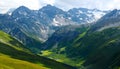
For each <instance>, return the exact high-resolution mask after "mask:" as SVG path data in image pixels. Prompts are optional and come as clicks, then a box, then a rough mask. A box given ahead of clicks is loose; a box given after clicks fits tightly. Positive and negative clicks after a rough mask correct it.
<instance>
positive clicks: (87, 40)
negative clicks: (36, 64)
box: [41, 9, 120, 69]
mask: <svg viewBox="0 0 120 69" xmlns="http://www.w3.org/2000/svg"><path fill="white" fill-rule="evenodd" d="M119 12H120V11H119V10H116V9H115V10H113V11H111V12H109V13H108V14H106V15H104V16H103V17H102V18H100V19H99V20H98V21H96V22H95V23H93V24H83V25H80V26H73V25H72V26H71V27H70V26H68V27H67V26H66V27H63V28H60V29H59V30H57V31H56V32H55V33H53V35H52V36H51V37H50V38H49V39H48V40H47V41H46V42H45V43H44V44H43V46H42V47H43V51H41V53H42V54H41V55H43V56H46V57H48V58H53V59H54V60H57V61H59V62H64V63H67V64H69V65H72V66H76V67H78V68H80V69H119V68H120V63H119V61H120V58H119V56H120V37H119V36H120V32H119V31H120V25H119V22H120V19H119V15H120V14H119ZM46 53H47V54H46ZM62 60H64V61H62Z"/></svg>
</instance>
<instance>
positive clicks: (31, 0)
mask: <svg viewBox="0 0 120 69" xmlns="http://www.w3.org/2000/svg"><path fill="white" fill-rule="evenodd" d="M22 5H24V6H26V7H29V8H30V9H38V8H40V3H39V0H12V1H11V0H1V1H0V12H1V13H5V12H7V11H8V10H9V9H10V8H17V7H19V6H22Z"/></svg>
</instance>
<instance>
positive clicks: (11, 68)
mask: <svg viewBox="0 0 120 69" xmlns="http://www.w3.org/2000/svg"><path fill="white" fill-rule="evenodd" d="M0 35H1V36H0V68H4V69H16V68H17V69H74V67H71V66H69V65H66V64H62V63H59V62H56V61H53V60H50V59H47V58H44V57H40V56H38V55H34V54H32V53H31V52H30V51H29V50H27V49H26V48H25V47H24V46H23V45H22V44H21V43H20V42H18V41H17V40H15V39H14V38H12V37H11V36H10V35H8V34H6V33H4V32H2V31H0Z"/></svg>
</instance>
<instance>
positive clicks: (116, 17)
mask: <svg viewBox="0 0 120 69" xmlns="http://www.w3.org/2000/svg"><path fill="white" fill-rule="evenodd" d="M119 13H120V10H117V9H114V10H113V11H111V12H109V13H108V14H106V15H105V16H103V17H102V18H100V19H99V20H98V21H97V22H96V23H95V25H94V26H93V27H92V28H91V30H93V31H101V30H104V29H107V28H110V27H116V26H120V23H119V21H120V14H119Z"/></svg>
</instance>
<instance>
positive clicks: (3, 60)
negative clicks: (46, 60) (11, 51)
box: [0, 54, 49, 69]
mask: <svg viewBox="0 0 120 69" xmlns="http://www.w3.org/2000/svg"><path fill="white" fill-rule="evenodd" d="M0 69H49V68H46V67H43V66H42V64H41V65H40V64H39V65H38V64H33V63H30V62H27V61H22V60H18V59H13V58H10V57H9V56H7V55H2V54H1V55H0Z"/></svg>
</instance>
